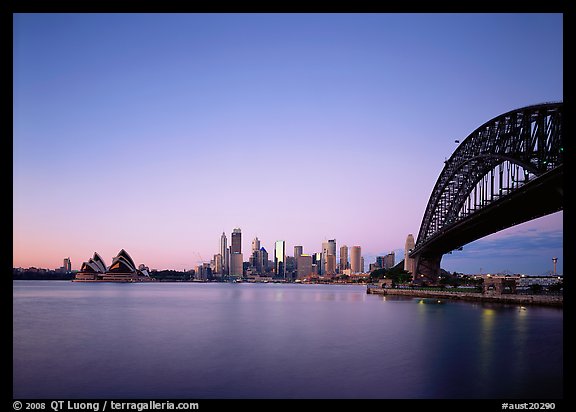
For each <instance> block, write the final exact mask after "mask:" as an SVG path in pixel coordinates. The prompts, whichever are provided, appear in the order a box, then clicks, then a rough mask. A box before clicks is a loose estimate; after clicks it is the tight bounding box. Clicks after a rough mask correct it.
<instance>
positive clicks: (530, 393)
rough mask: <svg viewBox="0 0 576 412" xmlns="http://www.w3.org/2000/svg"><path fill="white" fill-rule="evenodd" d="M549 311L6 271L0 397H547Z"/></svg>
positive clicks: (287, 287)
mask: <svg viewBox="0 0 576 412" xmlns="http://www.w3.org/2000/svg"><path fill="white" fill-rule="evenodd" d="M562 320H563V312H562V309H558V308H550V307H537V306H530V307H522V306H518V305H501V304H481V303H470V302H458V301H449V300H447V301H440V302H439V301H438V300H437V299H421V298H413V297H393V296H378V295H367V294H366V288H365V287H364V286H351V285H346V286H342V285H298V284H272V283H269V284H247V283H242V284H218V283H206V284H202V283H140V284H114V283H99V284H87V283H74V282H67V281H14V282H13V396H14V398H51V399H55V398H61V399H65V398H75V399H78V398H108V399H110V398H112V399H120V398H151V399H156V398H187V399H204V398H250V399H254V398H257V399H260V398H281V399H284V398H306V399H309V398H384V399H398V398H400V399H421V398H424V399H433V398H448V399H454V398H465V399H472V398H473V399H478V398H484V399H512V398H515V399H559V398H562V397H563V378H562V377H563V347H562V346H563V322H562Z"/></svg>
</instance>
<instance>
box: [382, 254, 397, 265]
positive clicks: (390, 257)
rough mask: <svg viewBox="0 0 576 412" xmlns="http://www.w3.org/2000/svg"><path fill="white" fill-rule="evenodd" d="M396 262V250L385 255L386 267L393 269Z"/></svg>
mask: <svg viewBox="0 0 576 412" xmlns="http://www.w3.org/2000/svg"><path fill="white" fill-rule="evenodd" d="M395 263H396V262H395V255H394V251H392V252H390V253H388V254H387V255H386V256H384V269H392V268H393V267H394V264H395Z"/></svg>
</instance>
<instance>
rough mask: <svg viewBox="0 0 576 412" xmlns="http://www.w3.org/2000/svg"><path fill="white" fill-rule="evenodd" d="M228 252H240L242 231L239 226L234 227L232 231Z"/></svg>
mask: <svg viewBox="0 0 576 412" xmlns="http://www.w3.org/2000/svg"><path fill="white" fill-rule="evenodd" d="M230 253H242V231H241V230H240V229H239V228H235V229H234V230H233V231H232V240H231V241H230Z"/></svg>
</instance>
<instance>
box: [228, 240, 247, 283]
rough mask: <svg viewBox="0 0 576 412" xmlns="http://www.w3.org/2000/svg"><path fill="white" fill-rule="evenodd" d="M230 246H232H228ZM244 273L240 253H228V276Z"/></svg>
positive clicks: (239, 275) (240, 275)
mask: <svg viewBox="0 0 576 412" xmlns="http://www.w3.org/2000/svg"><path fill="white" fill-rule="evenodd" d="M230 248H232V246H230ZM243 274H244V261H243V257H242V253H238V252H233V253H230V276H238V277H242V276H243Z"/></svg>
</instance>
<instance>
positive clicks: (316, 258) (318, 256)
mask: <svg viewBox="0 0 576 412" xmlns="http://www.w3.org/2000/svg"><path fill="white" fill-rule="evenodd" d="M321 262H322V252H316V253H314V254H313V255H312V264H313V265H315V266H316V274H318V275H319V274H320V271H321V270H322V265H321Z"/></svg>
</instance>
